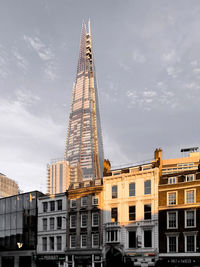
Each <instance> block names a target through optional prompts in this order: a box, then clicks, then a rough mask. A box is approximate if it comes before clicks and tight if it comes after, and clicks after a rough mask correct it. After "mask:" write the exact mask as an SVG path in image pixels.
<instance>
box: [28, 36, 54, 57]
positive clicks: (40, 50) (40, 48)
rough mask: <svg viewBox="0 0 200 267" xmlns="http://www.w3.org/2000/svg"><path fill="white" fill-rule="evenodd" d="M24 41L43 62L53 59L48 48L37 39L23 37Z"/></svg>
mask: <svg viewBox="0 0 200 267" xmlns="http://www.w3.org/2000/svg"><path fill="white" fill-rule="evenodd" d="M24 40H25V41H26V43H27V44H28V45H30V46H31V47H32V48H33V50H34V51H35V52H36V53H37V54H38V56H39V57H40V58H41V59H42V60H43V61H48V60H51V59H53V58H54V57H55V55H54V53H53V52H52V50H51V49H50V47H47V46H46V45H45V44H44V43H43V42H42V41H41V40H40V39H39V38H38V37H30V36H26V35H24Z"/></svg>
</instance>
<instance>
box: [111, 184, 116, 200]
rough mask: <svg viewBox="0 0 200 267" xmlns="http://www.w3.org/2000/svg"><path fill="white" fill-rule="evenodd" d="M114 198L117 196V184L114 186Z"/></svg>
mask: <svg viewBox="0 0 200 267" xmlns="http://www.w3.org/2000/svg"><path fill="white" fill-rule="evenodd" d="M112 198H117V185H113V186H112Z"/></svg>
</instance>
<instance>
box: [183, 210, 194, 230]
mask: <svg viewBox="0 0 200 267" xmlns="http://www.w3.org/2000/svg"><path fill="white" fill-rule="evenodd" d="M188 211H194V226H187V212H188ZM184 217H185V228H195V227H196V210H185V212H184Z"/></svg>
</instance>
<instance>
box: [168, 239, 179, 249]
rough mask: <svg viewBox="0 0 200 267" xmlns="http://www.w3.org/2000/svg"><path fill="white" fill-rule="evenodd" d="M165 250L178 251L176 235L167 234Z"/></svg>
mask: <svg viewBox="0 0 200 267" xmlns="http://www.w3.org/2000/svg"><path fill="white" fill-rule="evenodd" d="M167 252H178V236H173V235H170V236H167Z"/></svg>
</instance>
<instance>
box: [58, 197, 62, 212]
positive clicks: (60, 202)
mask: <svg viewBox="0 0 200 267" xmlns="http://www.w3.org/2000/svg"><path fill="white" fill-rule="evenodd" d="M57 207H58V210H62V199H59V200H58V201H57Z"/></svg>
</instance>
